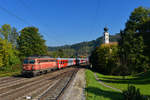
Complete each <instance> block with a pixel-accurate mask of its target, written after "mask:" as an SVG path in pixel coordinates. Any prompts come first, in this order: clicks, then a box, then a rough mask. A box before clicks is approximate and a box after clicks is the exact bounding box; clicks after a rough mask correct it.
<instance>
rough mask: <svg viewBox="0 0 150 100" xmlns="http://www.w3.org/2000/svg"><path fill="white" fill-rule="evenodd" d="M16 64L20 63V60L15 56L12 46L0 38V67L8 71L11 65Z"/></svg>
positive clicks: (15, 52)
mask: <svg viewBox="0 0 150 100" xmlns="http://www.w3.org/2000/svg"><path fill="white" fill-rule="evenodd" d="M18 63H20V60H19V58H18V56H17V51H16V50H15V49H13V48H12V44H11V43H9V42H8V41H7V40H6V39H4V40H3V39H1V38H0V67H3V68H4V69H6V68H8V69H9V68H10V67H11V66H12V65H14V64H18ZM9 65H10V66H9Z"/></svg>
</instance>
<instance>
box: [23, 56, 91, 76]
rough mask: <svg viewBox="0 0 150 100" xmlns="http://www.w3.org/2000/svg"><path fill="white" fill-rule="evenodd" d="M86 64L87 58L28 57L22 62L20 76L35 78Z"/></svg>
mask: <svg viewBox="0 0 150 100" xmlns="http://www.w3.org/2000/svg"><path fill="white" fill-rule="evenodd" d="M87 62H88V59H87V58H49V57H48V58H44V57H28V58H25V59H24V61H23V68H22V75H24V76H36V75H40V74H43V73H47V72H50V71H52V70H55V69H61V68H65V67H69V66H72V65H79V64H81V63H87Z"/></svg>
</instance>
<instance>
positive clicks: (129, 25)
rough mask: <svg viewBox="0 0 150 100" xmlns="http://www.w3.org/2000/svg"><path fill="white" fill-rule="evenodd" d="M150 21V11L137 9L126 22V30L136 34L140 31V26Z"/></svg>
mask: <svg viewBox="0 0 150 100" xmlns="http://www.w3.org/2000/svg"><path fill="white" fill-rule="evenodd" d="M149 19H150V9H146V8H144V7H141V6H140V7H138V8H135V9H134V11H133V12H132V13H131V15H130V17H129V20H128V21H127V22H126V28H125V30H128V29H130V30H133V31H135V32H136V31H139V30H138V29H139V27H140V25H141V24H143V23H145V22H146V21H147V20H149Z"/></svg>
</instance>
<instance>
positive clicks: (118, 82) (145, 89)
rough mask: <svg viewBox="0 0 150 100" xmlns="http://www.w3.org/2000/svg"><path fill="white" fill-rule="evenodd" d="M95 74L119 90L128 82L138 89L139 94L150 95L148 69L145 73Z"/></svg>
mask: <svg viewBox="0 0 150 100" xmlns="http://www.w3.org/2000/svg"><path fill="white" fill-rule="evenodd" d="M97 76H98V77H99V79H100V80H101V81H103V82H104V83H105V84H107V85H109V86H112V87H114V88H117V89H120V90H126V89H127V87H128V83H129V84H130V85H133V86H135V87H136V88H139V89H140V92H141V94H143V95H147V96H149V97H150V71H149V72H146V73H140V74H138V75H135V76H126V77H125V78H123V77H122V76H110V75H102V74H98V73H97Z"/></svg>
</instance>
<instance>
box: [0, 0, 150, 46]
mask: <svg viewBox="0 0 150 100" xmlns="http://www.w3.org/2000/svg"><path fill="white" fill-rule="evenodd" d="M139 6H144V7H150V0H0V26H1V25H3V24H10V25H11V26H13V27H16V28H17V29H18V31H20V30H21V29H22V28H24V27H27V26H35V27H38V28H39V31H40V33H41V34H42V35H43V36H44V39H45V40H46V44H47V45H48V46H60V45H66V44H74V43H79V42H82V41H90V40H95V39H96V38H98V37H99V36H102V33H103V28H104V27H105V26H107V27H108V28H109V32H110V34H115V33H118V32H119V31H120V29H123V28H124V26H125V22H126V21H127V19H128V18H129V15H130V13H131V12H132V11H133V10H134V8H137V7H139ZM4 9H7V11H6V10H4ZM8 13H9V14H8ZM18 17H19V18H18ZM20 18H21V19H20ZM22 20H23V21H22Z"/></svg>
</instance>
